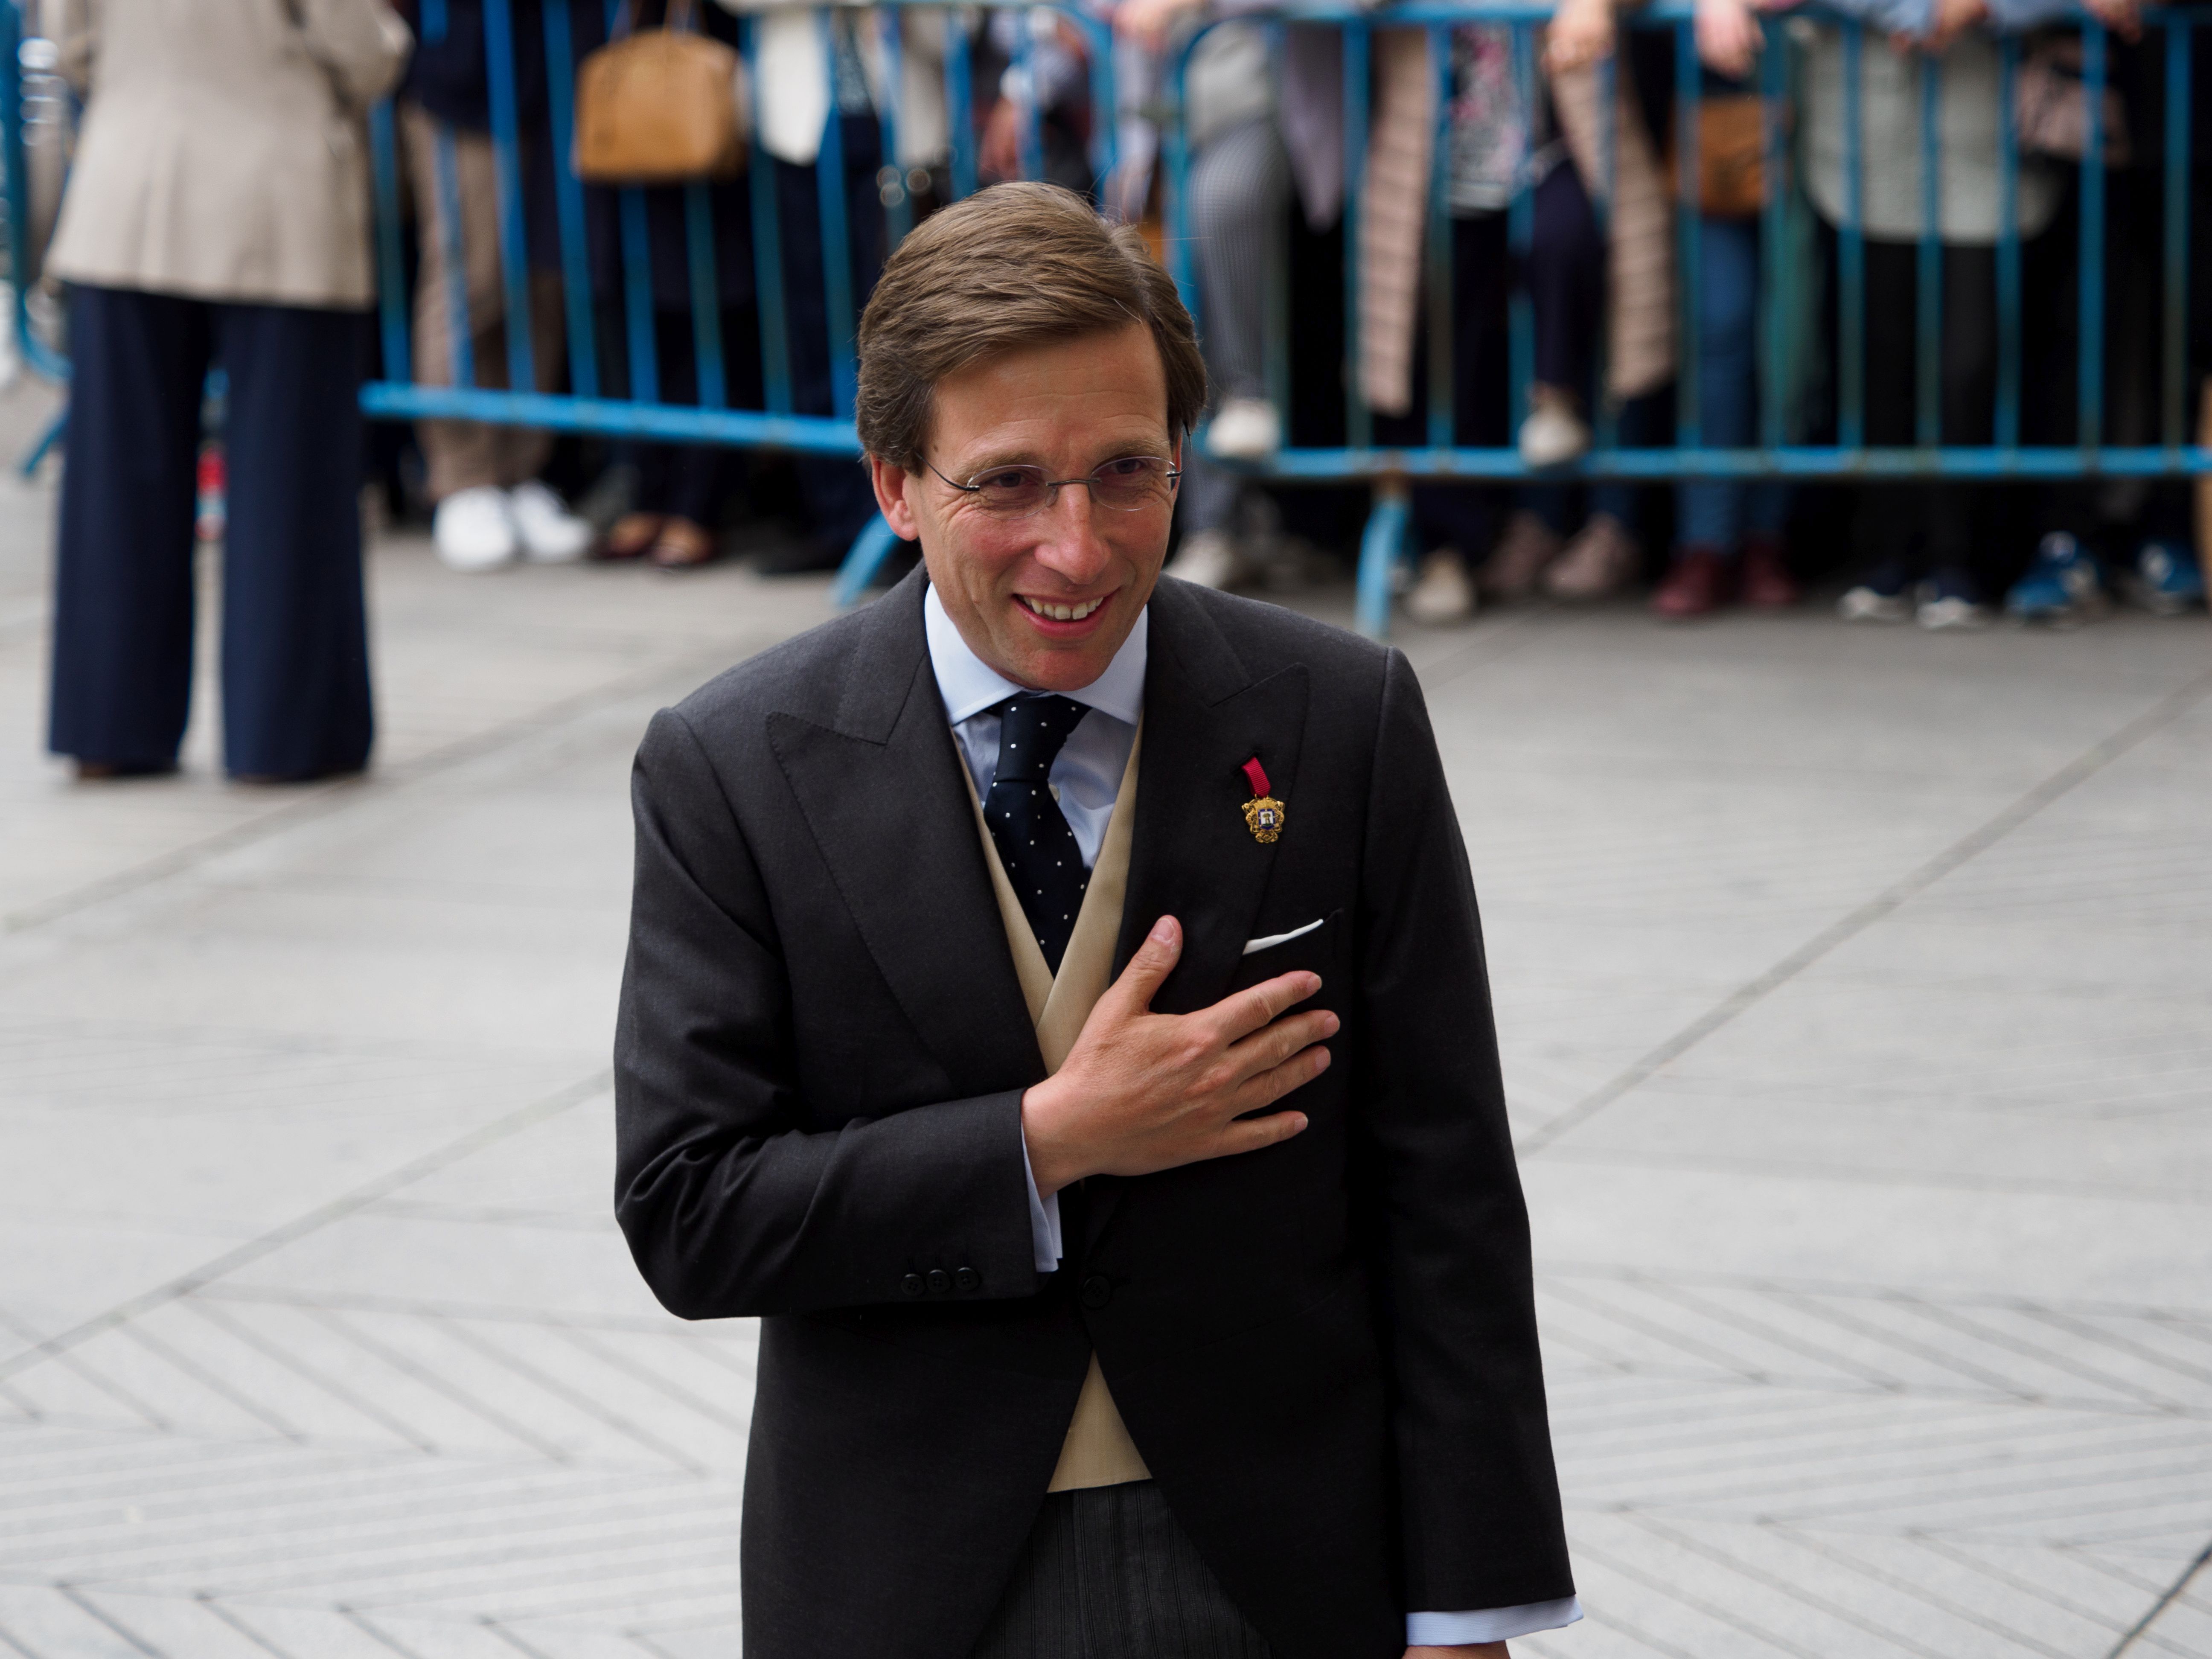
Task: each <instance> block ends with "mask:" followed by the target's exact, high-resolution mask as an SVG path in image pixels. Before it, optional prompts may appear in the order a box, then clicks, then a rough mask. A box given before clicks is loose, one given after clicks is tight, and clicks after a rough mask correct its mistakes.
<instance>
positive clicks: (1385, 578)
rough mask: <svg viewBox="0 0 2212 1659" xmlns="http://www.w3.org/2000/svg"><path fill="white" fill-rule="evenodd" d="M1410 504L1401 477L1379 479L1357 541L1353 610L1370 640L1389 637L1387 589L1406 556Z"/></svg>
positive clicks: (1360, 629)
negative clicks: (1372, 506) (1356, 586)
mask: <svg viewBox="0 0 2212 1659" xmlns="http://www.w3.org/2000/svg"><path fill="white" fill-rule="evenodd" d="M1411 507H1412V504H1411V502H1410V501H1409V500H1408V499H1407V490H1406V481H1405V479H1403V478H1402V477H1388V478H1383V479H1378V480H1377V481H1376V485H1375V506H1374V508H1373V510H1372V511H1370V513H1368V515H1367V528H1366V530H1365V532H1364V533H1362V535H1361V536H1360V538H1359V579H1358V589H1357V591H1356V593H1355V597H1354V609H1355V613H1356V616H1357V619H1358V623H1359V631H1360V632H1361V633H1363V634H1364V635H1367V637H1368V638H1369V639H1370V640H1381V639H1388V638H1389V635H1390V599H1391V593H1390V589H1391V586H1392V584H1393V583H1394V581H1395V579H1396V576H1397V571H1398V564H1399V562H1400V560H1401V559H1402V558H1403V557H1404V556H1405V548H1406V520H1407V517H1408V516H1409V514H1410V512H1411Z"/></svg>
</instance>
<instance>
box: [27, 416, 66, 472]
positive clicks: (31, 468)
mask: <svg viewBox="0 0 2212 1659" xmlns="http://www.w3.org/2000/svg"><path fill="white" fill-rule="evenodd" d="M68 430H69V405H68V404H63V405H62V406H61V407H60V408H59V409H58V410H55V411H54V416H53V418H52V420H50V421H48V422H46V430H45V431H43V432H41V433H40V434H39V441H37V442H36V443H34V444H33V445H32V446H31V447H30V448H29V449H27V450H26V451H25V452H24V453H23V459H21V460H20V461H18V462H16V463H15V476H16V477H19V478H27V477H30V476H31V475H32V474H33V473H34V472H36V471H38V470H39V463H40V462H41V461H43V460H45V459H46V457H47V455H49V454H50V453H52V450H53V447H54V446H55V445H56V444H58V443H59V442H60V441H62V435H63V434H64V433H65V432H67V431H68Z"/></svg>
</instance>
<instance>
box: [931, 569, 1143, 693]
mask: <svg viewBox="0 0 2212 1659" xmlns="http://www.w3.org/2000/svg"><path fill="white" fill-rule="evenodd" d="M921 616H922V627H923V629H924V632H925V633H926V634H927V637H928V641H929V665H930V667H931V668H933V669H934V670H935V671H936V673H937V694H938V696H940V697H942V698H943V699H944V700H945V718H946V719H947V720H950V721H951V723H952V724H953V725H955V726H958V725H959V724H960V723H961V722H962V721H963V720H969V719H971V718H973V717H974V716H975V715H977V714H981V713H982V712H983V711H984V710H985V709H987V708H990V707H991V705H992V704H994V703H998V702H1005V701H1006V699H1007V698H1008V697H1012V696H1018V695H1019V694H1020V693H1021V692H1022V691H1024V690H1026V689H1027V688H1026V687H1024V686H1019V685H1016V684H1014V683H1013V682H1012V680H1010V679H1008V678H1006V676H1005V675H1003V674H1001V673H1000V672H999V671H998V670H997V669H995V668H994V667H992V666H991V665H989V664H988V663H987V662H985V661H984V660H983V659H981V657H979V656H977V655H976V654H975V653H974V652H973V651H970V650H969V648H968V641H965V640H963V639H962V638H961V637H960V629H959V628H958V627H957V625H955V623H953V620H952V618H951V616H950V615H948V614H947V613H946V611H945V601H944V600H942V599H939V598H938V597H937V588H936V586H935V585H934V584H933V585H932V586H931V587H930V589H929V591H928V592H927V594H925V595H924V596H923V598H922V601H921ZM1151 624H1152V607H1151V606H1150V605H1146V607H1145V608H1144V609H1143V610H1142V611H1139V612H1138V613H1137V625H1136V626H1135V627H1134V628H1133V629H1130V630H1129V637H1128V638H1127V639H1126V640H1124V641H1121V649H1120V650H1119V651H1116V652H1115V653H1114V660H1113V661H1111V662H1109V663H1108V664H1107V665H1106V671H1105V672H1104V673H1103V674H1101V675H1100V676H1099V677H1098V678H1097V679H1095V680H1093V681H1091V684H1088V685H1086V686H1084V687H1083V688H1081V689H1080V690H1074V691H1068V692H1065V693H1063V694H1062V695H1063V696H1069V697H1072V698H1073V699H1074V700H1075V701H1076V702H1079V703H1081V704H1083V705H1084V707H1085V708H1096V709H1097V710H1098V711H1099V712H1100V713H1101V714H1110V715H1112V716H1113V717H1114V718H1115V720H1120V721H1121V723H1122V724H1123V725H1125V726H1134V725H1135V724H1136V723H1137V717H1138V716H1139V714H1143V713H1144V709H1145V659H1146V646H1145V636H1146V633H1147V632H1148V630H1149V629H1150V627H1151Z"/></svg>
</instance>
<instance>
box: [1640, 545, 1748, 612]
mask: <svg viewBox="0 0 2212 1659" xmlns="http://www.w3.org/2000/svg"><path fill="white" fill-rule="evenodd" d="M1733 574H1735V573H1734V572H1733V571H1731V570H1730V569H1729V567H1728V561H1727V560H1726V559H1723V557H1721V555H1720V550H1719V549H1718V548H1715V547H1703V546H1690V547H1686V548H1684V549H1683V550H1681V551H1680V552H1679V553H1677V554H1676V555H1675V556H1674V563H1672V564H1670V565H1668V567H1667V574H1666V575H1665V576H1664V577H1662V579H1661V580H1660V583H1659V586H1657V587H1656V588H1654V589H1653V590H1652V592H1651V610H1652V613H1653V614H1654V615H1655V616H1660V617H1666V618H1668V620H1669V621H1671V622H1681V621H1684V620H1686V619H1687V618H1689V617H1702V616H1705V615H1706V614H1707V613H1708V612H1711V611H1717V610H1719V609H1720V608H1721V607H1722V606H1723V605H1726V604H1727V603H1728V602H1729V588H1730V587H1731V586H1734V584H1733V583H1732V582H1731V581H1730V580H1729V578H1730V577H1731V576H1732V575H1733Z"/></svg>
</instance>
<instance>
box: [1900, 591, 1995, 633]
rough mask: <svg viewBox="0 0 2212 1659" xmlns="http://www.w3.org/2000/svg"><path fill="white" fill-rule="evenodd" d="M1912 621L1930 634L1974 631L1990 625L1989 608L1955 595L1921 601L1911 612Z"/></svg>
mask: <svg viewBox="0 0 2212 1659" xmlns="http://www.w3.org/2000/svg"><path fill="white" fill-rule="evenodd" d="M1913 617H1914V619H1915V620H1916V621H1917V622H1918V623H1919V624H1920V625H1921V626H1922V627H1923V628H1924V629H1927V630H1928V631H1929V633H1931V634H1943V633H1949V632H1951V631H1953V630H1955V629H1967V630H1971V629H1978V628H1987V627H1988V626H1989V625H1990V608H1989V606H1987V605H1977V604H1975V603H1974V601H1973V600H1972V599H1962V598H1960V596H1959V595H1958V594H1956V593H1946V594H1942V595H1940V596H1938V597H1936V598H1933V599H1922V600H1921V601H1920V603H1919V605H1918V606H1917V608H1916V609H1915V610H1914V612H1913Z"/></svg>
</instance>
